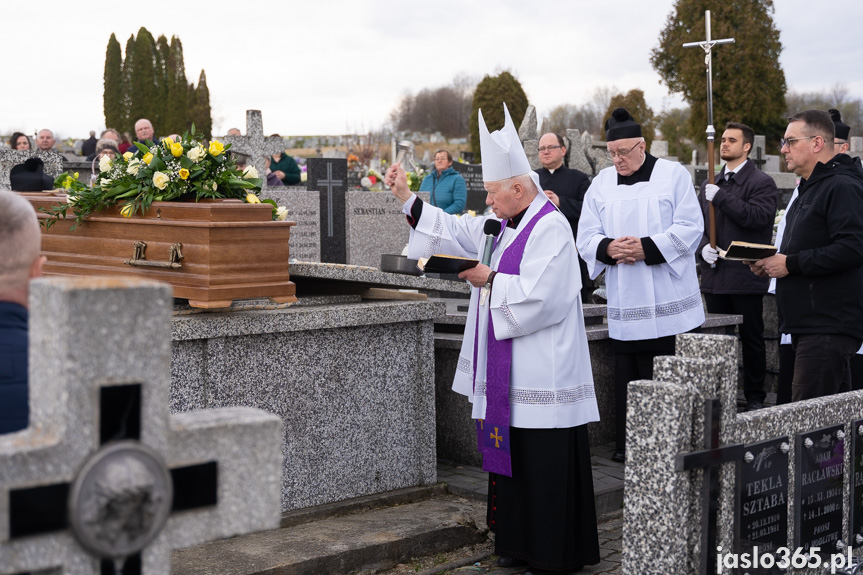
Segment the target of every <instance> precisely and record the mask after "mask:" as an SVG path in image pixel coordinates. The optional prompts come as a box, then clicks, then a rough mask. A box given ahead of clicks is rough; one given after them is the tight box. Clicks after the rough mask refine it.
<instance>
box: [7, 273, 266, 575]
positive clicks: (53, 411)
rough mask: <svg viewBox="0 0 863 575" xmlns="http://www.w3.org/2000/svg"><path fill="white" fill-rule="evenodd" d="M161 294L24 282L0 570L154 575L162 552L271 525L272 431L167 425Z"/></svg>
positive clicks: (212, 416) (107, 284)
mask: <svg viewBox="0 0 863 575" xmlns="http://www.w3.org/2000/svg"><path fill="white" fill-rule="evenodd" d="M172 301H173V300H172V294H171V288H170V286H167V285H165V284H160V283H157V282H151V281H144V280H138V279H132V278H110V279H109V278H72V277H69V278H65V277H59V278H48V279H39V280H36V281H34V282H32V284H31V294H30V318H29V325H30V357H31V360H30V408H31V411H30V426H29V427H28V428H27V429H25V430H22V431H20V432H17V433H13V434H7V435H0V573H3V574H10V573H21V572H24V571H42V570H52V572H53V570H58V572H63V573H80V574H88V573H92V574H96V573H118V574H119V573H124V574H125V575H129V574H131V573H144V574H167V573H169V572H170V554H171V550H172V549H177V548H183V547H189V546H192V545H197V544H200V543H203V542H205V541H209V540H212V539H216V538H222V537H229V536H232V535H238V534H241V533H249V532H253V531H258V530H262V529H273V528H275V527H278V525H279V519H280V514H279V510H280V506H279V496H280V482H281V460H282V455H281V451H280V445H281V428H282V426H281V421H280V420H279V419H278V418H277V417H275V416H273V415H271V414H268V413H266V412H264V411H261V410H258V409H251V408H228V409H214V410H205V411H199V412H193V413H187V414H182V415H174V416H170V415H169V413H168V400H169V388H170V382H171V340H170V332H169V327H168V326H169V324H170V317H171V305H172Z"/></svg>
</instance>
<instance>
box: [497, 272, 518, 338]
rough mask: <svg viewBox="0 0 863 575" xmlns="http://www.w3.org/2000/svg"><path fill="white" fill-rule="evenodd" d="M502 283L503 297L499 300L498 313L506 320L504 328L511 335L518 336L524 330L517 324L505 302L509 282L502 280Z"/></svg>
mask: <svg viewBox="0 0 863 575" xmlns="http://www.w3.org/2000/svg"><path fill="white" fill-rule="evenodd" d="M502 283H503V284H504V285H503V299H502V300H501V302H500V313H501V314H502V315H503V319H504V321H506V330H507V332H508V333H509V334H510V335H511V336H512V337H520V336H522V335H524V330H523V329H521V326H520V325H518V321H517V320H516V319H515V315H513V313H512V310H511V309H510V307H509V305H508V304H507V296H508V295H509V282H502Z"/></svg>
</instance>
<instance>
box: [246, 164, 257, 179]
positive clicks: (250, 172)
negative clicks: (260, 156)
mask: <svg viewBox="0 0 863 575" xmlns="http://www.w3.org/2000/svg"><path fill="white" fill-rule="evenodd" d="M257 177H258V170H257V168H255V166H246V167H245V169H243V178H245V179H246V180H251V179H252V178H257Z"/></svg>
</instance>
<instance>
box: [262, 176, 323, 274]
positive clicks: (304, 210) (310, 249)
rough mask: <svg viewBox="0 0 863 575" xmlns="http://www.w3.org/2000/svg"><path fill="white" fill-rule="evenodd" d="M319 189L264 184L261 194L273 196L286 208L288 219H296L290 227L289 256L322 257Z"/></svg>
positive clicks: (303, 257)
mask: <svg viewBox="0 0 863 575" xmlns="http://www.w3.org/2000/svg"><path fill="white" fill-rule="evenodd" d="M318 196H319V194H318V192H314V191H307V190H306V188H304V187H303V188H300V187H291V188H287V187H282V186H277V187H273V188H267V189H266V191H264V192H262V193H261V197H262V198H269V199H272V200H275V202H276V203H277V204H279V205H280V206H285V207H286V208H288V220H289V221H292V222H297V225H296V226H294V227H293V228H291V237H290V241H289V243H290V253H291V259H292V260H299V261H303V262H319V261H321V216H320V212H321V204H320V200H319V199H318Z"/></svg>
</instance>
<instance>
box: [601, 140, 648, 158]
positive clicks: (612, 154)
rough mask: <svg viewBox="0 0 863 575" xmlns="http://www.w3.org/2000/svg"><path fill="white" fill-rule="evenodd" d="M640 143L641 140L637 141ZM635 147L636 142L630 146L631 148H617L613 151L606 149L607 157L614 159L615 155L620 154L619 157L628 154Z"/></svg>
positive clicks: (636, 145)
mask: <svg viewBox="0 0 863 575" xmlns="http://www.w3.org/2000/svg"><path fill="white" fill-rule="evenodd" d="M640 143H641V142H639V144H640ZM637 147H638V144H635V145H634V146H632V147H631V148H629V149H628V150H617V151H616V152H613V151H611V150H608V152H606V153H607V154H608V159H609V160H613V159H614V158H616V157H617V156H620V157H621V158H622V157H623V156H628V155H629V154H630V153H631V152H632V150H634V149H636V148H637Z"/></svg>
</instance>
